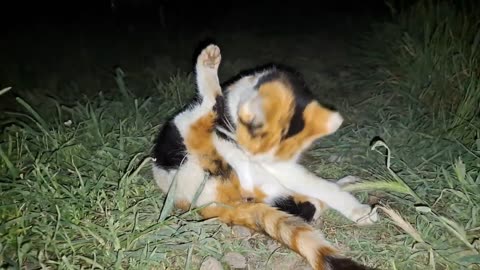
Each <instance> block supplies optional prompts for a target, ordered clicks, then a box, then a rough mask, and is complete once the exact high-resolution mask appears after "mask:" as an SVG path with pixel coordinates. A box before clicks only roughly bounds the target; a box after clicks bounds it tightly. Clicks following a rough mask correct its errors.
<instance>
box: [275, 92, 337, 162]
mask: <svg viewBox="0 0 480 270" xmlns="http://www.w3.org/2000/svg"><path fill="white" fill-rule="evenodd" d="M331 114H332V111H331V110H329V109H326V108H324V107H322V106H321V105H320V104H318V102H316V101H312V102H310V104H308V105H307V107H305V110H304V111H303V120H304V122H305V127H304V128H303V130H302V131H301V132H300V133H298V134H296V135H294V136H292V137H290V138H288V139H286V140H284V141H283V142H282V143H281V144H280V145H279V148H278V150H277V152H276V154H275V155H276V156H277V157H278V158H280V159H282V160H288V159H291V158H292V157H293V156H294V155H295V154H298V152H299V151H301V150H303V148H304V147H305V146H306V145H308V144H310V143H311V142H313V141H314V140H315V139H318V138H320V137H322V136H324V135H326V134H328V132H329V131H328V126H327V123H328V121H329V119H330V116H331Z"/></svg>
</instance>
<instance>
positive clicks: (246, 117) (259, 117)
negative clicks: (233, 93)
mask: <svg viewBox="0 0 480 270" xmlns="http://www.w3.org/2000/svg"><path fill="white" fill-rule="evenodd" d="M238 118H239V121H241V122H242V123H243V124H245V125H247V126H254V127H260V126H263V124H264V123H265V114H264V112H263V100H262V96H261V95H259V94H258V92H257V93H255V94H254V95H253V96H252V97H250V98H249V99H247V100H246V101H244V102H243V103H242V104H240V107H239V110H238Z"/></svg>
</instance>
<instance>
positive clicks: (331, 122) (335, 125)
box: [327, 111, 343, 134]
mask: <svg viewBox="0 0 480 270" xmlns="http://www.w3.org/2000/svg"><path fill="white" fill-rule="evenodd" d="M342 123H343V117H342V115H340V113H339V112H335V111H333V112H331V113H330V116H329V117H328V121H327V133H328V134H332V133H334V132H335V131H337V129H339V128H340V126H341V125H342Z"/></svg>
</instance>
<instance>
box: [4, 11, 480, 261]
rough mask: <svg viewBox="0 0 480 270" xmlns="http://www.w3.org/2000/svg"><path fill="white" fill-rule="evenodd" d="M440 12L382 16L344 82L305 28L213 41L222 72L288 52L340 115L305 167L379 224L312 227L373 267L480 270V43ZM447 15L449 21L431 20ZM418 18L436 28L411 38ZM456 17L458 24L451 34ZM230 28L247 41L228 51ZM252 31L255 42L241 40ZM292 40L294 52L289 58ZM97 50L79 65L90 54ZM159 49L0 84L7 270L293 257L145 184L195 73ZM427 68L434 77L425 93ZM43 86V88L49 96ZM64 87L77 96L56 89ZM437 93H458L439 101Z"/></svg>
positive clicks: (340, 221) (335, 218)
mask: <svg viewBox="0 0 480 270" xmlns="http://www.w3.org/2000/svg"><path fill="white" fill-rule="evenodd" d="M431 8H433V9H431ZM447 10H448V8H446V7H445V6H441V5H439V6H437V5H434V6H424V5H419V6H413V9H411V10H409V11H402V12H401V13H400V14H398V15H395V19H394V20H392V21H390V22H388V23H382V24H380V25H377V28H375V29H374V30H375V31H374V32H373V33H370V34H369V35H368V37H369V39H367V40H366V41H365V42H366V43H364V44H368V46H367V48H365V47H363V48H362V52H364V53H365V54H364V57H363V58H356V59H358V61H357V63H358V64H359V65H358V66H357V67H354V68H357V70H361V71H364V70H367V71H368V76H366V75H365V74H364V73H360V74H359V75H360V76H357V75H356V74H354V73H355V72H354V71H355V69H349V70H347V71H348V73H353V75H352V76H349V75H348V74H347V75H346V77H345V76H344V77H342V78H341V79H339V76H337V75H335V70H332V69H334V68H332V66H331V65H332V64H333V63H340V64H339V65H338V66H342V64H344V63H345V62H346V61H349V60H350V59H348V58H346V59H344V58H342V57H341V56H340V55H336V57H337V56H338V58H335V59H333V58H329V63H328V65H322V64H321V63H320V62H321V61H317V60H315V59H318V55H319V54H320V55H323V54H325V55H331V54H329V52H328V50H326V49H325V52H321V51H319V50H320V49H319V48H323V47H321V44H322V43H323V41H318V40H316V39H314V38H312V37H311V35H310V34H309V35H305V36H299V37H298V38H295V39H291V40H290V41H289V40H286V39H282V38H281V37H268V36H262V35H255V34H252V35H246V34H238V35H236V36H235V38H234V37H229V38H225V39H223V42H224V43H221V44H224V45H222V47H223V48H225V49H223V56H224V57H223V63H222V66H221V69H222V71H221V72H220V74H221V78H222V79H225V78H228V77H229V76H231V75H233V74H235V73H236V72H237V71H239V70H241V69H243V68H248V67H250V66H251V65H254V64H256V63H262V62H263V60H265V59H266V58H272V59H285V61H287V62H291V63H294V64H295V65H297V66H299V67H301V71H302V72H303V73H304V74H305V75H306V79H307V81H308V83H309V85H312V88H313V90H314V92H315V93H316V94H317V96H318V97H319V98H320V99H323V100H327V101H329V102H331V103H334V104H337V105H338V106H337V107H339V109H340V110H341V111H342V114H343V115H344V116H345V119H346V120H345V124H344V125H343V127H342V128H341V129H340V130H339V131H338V132H337V133H336V134H334V135H332V136H330V137H328V138H325V139H322V140H321V141H319V142H318V144H316V145H315V147H313V148H312V149H311V150H310V151H309V152H308V154H307V156H306V158H305V160H304V163H305V165H306V166H308V167H309V168H310V169H312V170H313V171H314V172H316V173H318V174H320V175H321V176H324V177H332V178H339V177H343V176H345V175H348V174H353V175H358V176H360V177H362V178H363V179H364V180H365V181H362V182H360V183H358V184H354V185H351V186H349V187H348V188H349V190H351V191H352V192H354V193H355V194H356V195H357V196H359V198H361V199H362V200H364V201H369V202H371V203H377V204H378V205H377V208H378V211H379V212H380V213H381V221H380V222H379V223H378V224H375V225H373V226H370V227H365V228H359V227H357V226H355V225H354V224H352V223H351V222H349V221H347V220H346V219H345V218H343V217H341V216H340V215H338V214H337V213H335V212H333V211H328V212H327V213H326V214H325V218H324V219H322V220H321V224H317V225H318V226H321V228H322V230H323V231H324V232H325V235H326V237H327V238H328V239H329V240H330V241H332V242H333V243H334V244H336V245H338V246H339V247H341V248H342V249H344V250H345V251H346V253H347V254H348V255H349V256H352V257H354V258H356V259H357V260H359V261H362V262H364V263H366V264H369V265H372V266H376V267H378V268H379V269H480V266H479V265H480V255H479V250H480V242H479V241H480V240H479V239H480V220H479V213H480V199H479V196H478V194H480V140H479V139H478V136H477V137H475V136H476V135H475V134H476V132H478V125H477V123H476V122H475V121H476V119H475V117H471V116H472V115H474V114H475V113H477V115H478V112H476V111H475V110H476V109H477V108H478V106H477V107H475V106H474V105H475V103H474V102H475V98H478V97H476V96H475V95H476V94H477V93H478V92H479V91H477V90H475V89H477V88H476V87H478V80H477V78H476V77H475V76H472V74H474V72H475V70H474V68H475V66H476V63H477V62H476V61H477V59H478V58H477V50H476V49H475V48H476V47H475V46H477V45H475V44H476V43H475V42H473V43H471V45H472V46H473V47H472V48H470V47H468V46H467V45H468V44H467V43H468V41H469V39H468V38H467V36H468V35H471V33H473V32H474V31H473V26H472V25H467V22H468V21H467V20H463V19H462V20H459V21H456V20H457V19H460V18H457V17H456V16H454V14H453V13H452V14H450V13H448V12H447ZM440 11H442V12H443V13H440ZM445 12H447V13H446V14H447V15H448V14H450V15H449V16H446V17H445V16H443V15H442V16H443V17H442V16H440V15H439V14H445ZM415 14H417V16H414V15H415ZM418 14H422V16H419V15H418ZM429 14H430V15H431V16H433V17H431V16H430V15H429ZM434 15H435V16H434ZM402 16H403V17H402ZM450 16H451V17H450ZM440 17H442V18H448V19H445V20H440V21H439V20H438V19H439V18H440ZM412 18H415V23H413V22H412V21H411V20H412ZM407 19H408V20H407ZM450 21H455V22H456V23H455V24H450V23H449V22H450ZM434 22H435V23H434ZM447 22H448V23H447ZM407 23H408V24H411V25H410V26H409V27H410V28H408V25H407ZM418 25H420V26H425V28H426V27H427V26H428V27H430V28H428V29H431V32H426V31H423V30H425V28H422V27H415V29H417V30H419V31H421V34H419V33H417V32H412V31H413V30H412V28H413V27H414V26H418ZM434 26H437V27H434ZM458 27H461V28H460V29H464V31H463V32H462V31H460V32H456V31H454V30H455V29H458ZM422 29H423V30H422ZM433 29H436V30H433ZM447 30H448V31H447ZM399 33H403V35H402V34H399ZM427 33H430V34H428V35H427ZM445 33H453V34H454V35H453V36H444V34H445ZM455 35H464V36H455ZM398 37H403V38H401V39H399V38H398ZM407 37H408V38H407ZM424 37H429V38H428V39H422V38H424ZM453 37H455V38H453ZM470 37H472V36H470ZM240 38H241V39H242V40H244V41H245V45H244V46H241V48H239V49H238V50H239V52H234V50H233V49H232V48H233V47H234V45H235V44H236V43H238V39H240ZM248 40H250V42H251V44H255V46H253V45H252V46H251V47H254V48H255V50H256V51H253V50H250V49H248V50H246V49H245V48H250V47H249V46H248V42H249V41H248ZM272 40H276V42H272ZM379 40H382V42H379ZM475 40H476V39H470V41H475ZM300 41H302V42H300ZM259 44H260V45H264V46H259ZM278 44H282V46H278ZM299 44H303V45H299ZM436 44H440V45H438V47H435V46H436ZM474 45H475V46H474ZM183 46H184V47H185V46H186V45H183ZM299 46H304V47H299ZM332 47H335V46H332ZM447 47H448V48H449V49H448V48H447ZM292 48H295V50H296V51H295V52H303V55H294V56H292ZM468 48H470V50H469V52H471V54H467V53H466V52H468V50H467V51H466V49H468ZM177 49H178V48H177ZM450 50H451V51H456V53H455V54H454V53H453V52H452V53H451V54H448V53H449V52H450ZM120 51H121V50H120ZM185 51H187V50H186V49H185ZM399 52H402V53H399ZM409 52H415V53H413V54H409ZM86 54H87V55H88V54H89V51H88V50H87V51H86ZM101 54H102V53H101V52H98V55H101ZM117 54H121V53H120V52H115V53H114V55H117ZM165 54H166V55H169V54H168V53H165ZM91 55H92V57H89V58H88V59H85V60H84V61H85V62H89V61H93V59H95V57H93V56H97V54H94V53H92V54H91ZM172 55H174V54H173V53H172ZM257 55H258V58H257ZM287 55H288V56H290V57H289V58H288V59H286V56H287ZM262 56H263V57H264V58H262ZM454 56H455V57H454ZM102 57H103V58H108V57H107V55H105V56H102ZM156 59H157V60H154V61H152V62H151V63H149V64H145V63H144V64H145V66H143V67H142V68H137V65H138V66H141V63H136V62H135V61H132V62H135V63H134V64H124V65H121V67H122V68H118V69H113V72H108V73H107V74H108V76H106V75H105V73H100V75H99V73H95V72H93V74H92V73H88V72H87V73H86V74H83V73H82V74H79V80H81V79H83V77H84V76H90V79H89V80H87V83H86V84H82V83H79V84H77V86H76V87H75V86H71V87H70V86H68V84H67V85H65V84H56V83H53V84H52V85H53V86H54V88H55V89H53V90H52V91H51V92H50V93H49V94H50V95H49V96H45V95H43V94H42V93H44V92H41V93H39V92H33V91H31V92H30V93H28V91H22V90H21V89H20V87H18V86H16V84H15V83H14V82H12V83H10V82H9V83H8V85H6V86H9V85H13V88H11V89H9V88H8V87H6V88H5V87H4V86H3V85H2V86H1V87H0V89H2V90H0V94H1V95H0V98H1V99H7V98H11V97H12V96H14V97H15V99H13V101H14V102H15V104H16V107H17V108H19V109H17V110H14V111H13V112H12V111H11V112H8V113H7V112H5V113H2V116H1V119H2V122H1V123H0V125H1V127H2V133H1V135H0V160H1V161H0V192H1V197H0V268H1V269H87V268H88V269H167V268H168V269H198V266H199V265H200V264H201V262H202V261H203V260H204V259H205V258H206V257H209V256H211V257H214V258H217V259H218V260H220V261H221V262H222V263H223V264H224V266H225V268H226V269H228V267H227V266H226V264H225V262H224V261H223V256H224V255H225V254H226V253H227V252H228V251H235V252H239V253H241V254H243V255H244V256H246V257H248V263H249V265H250V266H252V268H254V269H278V267H285V265H291V264H288V263H291V262H292V261H295V260H298V259H299V258H298V256H296V255H295V254H293V253H292V252H290V251H288V250H287V249H285V248H278V246H276V245H273V244H272V243H271V242H270V241H269V240H268V238H265V237H259V236H253V237H252V239H236V238H235V237H233V236H232V234H231V232H230V229H229V228H228V226H226V225H224V224H220V223H218V222H216V221H214V220H211V221H205V222H202V221H199V220H198V216H197V215H196V212H195V209H192V210H191V211H188V212H186V213H181V212H177V211H176V210H175V209H172V205H171V201H170V199H169V198H168V197H166V196H164V194H161V193H160V192H159V191H158V190H157V189H156V188H155V186H154V184H153V182H152V179H151V178H152V177H151V173H150V160H149V157H148V156H149V151H150V148H151V142H152V141H153V138H154V136H155V135H156V134H155V133H156V131H157V129H158V127H159V126H160V125H161V124H162V123H163V122H164V121H165V119H167V118H168V117H169V116H171V115H172V114H173V113H174V112H175V111H176V110H177V109H179V108H180V107H182V106H183V105H185V104H186V102H188V100H189V99H190V98H191V97H192V94H193V77H192V76H193V75H192V74H191V73H188V72H183V71H182V69H181V68H179V69H178V70H177V69H176V67H180V66H186V64H185V63H184V62H181V61H179V60H178V59H177V58H174V57H173V56H172V57H170V58H169V57H163V58H162V57H158V58H156ZM452 59H453V60H455V61H456V62H455V64H450V63H451V62H450V60H452ZM453 60H452V61H453ZM98 61H100V62H101V60H98ZM432 62H434V63H435V66H434V68H433V66H432ZM20 63H21V62H20ZM126 63H129V61H126ZM88 66H89V64H88V63H85V64H84V65H82V68H81V69H82V70H83V69H84V68H85V69H88ZM124 67H125V68H124ZM133 67H135V68H133ZM366 67H369V69H366ZM477 67H478V66H477ZM335 68H337V67H335ZM17 69H21V68H20V67H16V68H15V67H14V68H12V70H13V71H14V70H17ZM13 71H12V72H13ZM324 71H325V72H324ZM460 71H461V72H460ZM71 73H74V72H73V71H69V72H68V76H66V77H71V76H73V77H74V75H75V74H73V75H72V74H71ZM20 75H21V76H20ZM20 75H18V76H14V75H12V76H11V78H13V79H15V80H17V79H18V80H20V79H19V78H21V77H22V76H25V74H23V75H22V74H20ZM460 75H461V76H460ZM55 76H59V75H58V74H57V73H54V75H53V77H54V78H55ZM105 76H106V77H105ZM429 76H430V77H429ZM60 77H61V76H59V78H57V79H51V80H52V81H62V79H61V78H60ZM99 77H100V78H99ZM41 78H42V76H41V75H39V76H35V78H34V80H32V81H31V82H28V81H26V82H23V81H22V84H25V85H30V84H33V85H35V84H36V83H37V81H36V80H40V81H41ZM427 78H429V79H428V81H431V84H428V85H427V87H423V85H424V83H425V81H426V80H427ZM51 80H50V79H48V82H44V83H45V85H44V86H42V87H44V88H46V89H47V90H48V84H50V83H51V82H50V81H51ZM96 81H100V82H99V83H98V85H97V83H92V82H96ZM420 86H422V87H420ZM83 88H87V90H85V91H83V90H81V89H83ZM96 89H106V90H105V91H101V92H98V93H97V92H96ZM332 89H338V90H336V91H338V92H335V91H332ZM59 90H63V91H59ZM66 91H70V92H71V95H62V94H63V93H65V92H66ZM432 91H435V92H432ZM47 92H48V91H47ZM32 93H33V94H32ZM87 93H88V94H87ZM432 93H435V94H432ZM447 93H455V96H457V97H459V98H458V99H455V100H453V99H452V100H449V99H448V95H447ZM469 95H470V96H469ZM460 97H461V98H460ZM9 100H10V99H9ZM447 101H448V102H447ZM477 104H478V103H477ZM427 105H428V106H427ZM430 105H431V106H430ZM450 112H453V113H450ZM458 119H464V120H461V121H460V122H458V121H459V120H458ZM465 119H468V121H467V120H465ZM455 121H457V122H455ZM469 126H470V127H472V128H467V127H469ZM456 134H457V135H458V136H457V135H456ZM292 267H293V266H292ZM295 267H298V268H300V266H298V265H296V266H295ZM295 267H293V268H295Z"/></svg>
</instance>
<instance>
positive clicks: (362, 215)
mask: <svg viewBox="0 0 480 270" xmlns="http://www.w3.org/2000/svg"><path fill="white" fill-rule="evenodd" d="M350 218H351V220H353V221H355V222H356V223H357V224H358V225H370V224H373V223H375V222H377V221H378V213H377V209H376V208H372V207H371V206H370V205H368V204H363V205H362V206H361V207H358V208H356V209H354V210H353V211H352V215H351V217H350Z"/></svg>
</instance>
